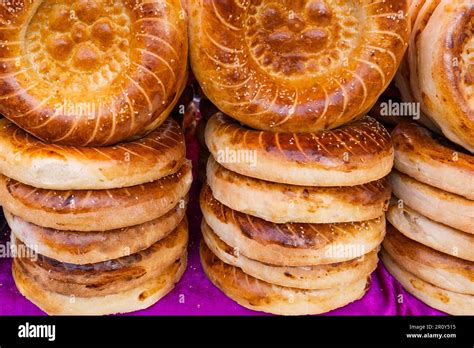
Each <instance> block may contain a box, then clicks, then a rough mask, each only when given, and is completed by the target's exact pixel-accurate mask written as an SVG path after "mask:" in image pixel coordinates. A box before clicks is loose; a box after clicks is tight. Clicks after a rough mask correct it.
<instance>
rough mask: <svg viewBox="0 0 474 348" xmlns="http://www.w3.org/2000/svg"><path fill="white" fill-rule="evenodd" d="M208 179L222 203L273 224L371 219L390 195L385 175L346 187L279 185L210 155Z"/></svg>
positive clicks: (383, 206)
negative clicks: (235, 169) (230, 167)
mask: <svg viewBox="0 0 474 348" xmlns="http://www.w3.org/2000/svg"><path fill="white" fill-rule="evenodd" d="M207 182H208V184H209V186H210V187H211V189H212V193H213V195H214V197H215V198H216V199H217V200H218V201H219V202H221V203H222V204H225V205H226V206H228V207H229V208H231V209H233V210H237V211H240V212H242V213H246V214H249V215H252V216H256V217H259V218H262V219H265V220H267V221H271V222H275V223H287V222H301V223H333V222H352V221H366V220H372V219H375V218H378V217H381V216H382V215H383V214H384V212H385V209H386V207H387V206H388V201H389V199H390V194H391V189H390V186H389V184H388V180H387V178H383V179H380V180H378V181H374V182H371V183H368V184H364V185H359V186H348V187H344V186H337V187H315V186H296V185H287V184H279V183H273V182H270V181H265V180H260V179H254V178H250V177H248V176H244V175H240V174H237V173H234V172H232V171H230V170H227V169H225V168H224V167H223V166H221V165H220V164H218V163H217V162H216V161H215V160H214V159H213V158H212V156H211V157H210V158H209V161H208V164H207Z"/></svg>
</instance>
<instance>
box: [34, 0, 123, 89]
mask: <svg viewBox="0 0 474 348" xmlns="http://www.w3.org/2000/svg"><path fill="white" fill-rule="evenodd" d="M125 8H126V7H125V5H124V4H123V2H122V1H117V0H113V1H94V0H79V1H77V0H76V1H72V0H50V1H44V2H43V3H42V4H41V5H40V7H39V8H38V10H37V12H36V13H35V14H34V16H33V18H32V20H31V22H30V24H29V27H28V29H27V32H26V55H27V56H29V57H31V58H30V59H31V63H32V65H33V67H34V69H35V71H36V73H37V74H38V75H39V76H40V78H41V79H42V80H43V81H46V82H48V83H50V84H51V85H53V86H55V87H56V88H58V89H59V90H60V91H61V92H62V93H64V94H77V93H81V92H91V91H99V90H101V89H103V88H105V87H107V86H108V85H109V84H110V83H111V82H112V81H113V80H114V79H115V78H116V77H117V75H118V74H119V73H120V72H121V71H122V70H123V69H124V68H125V67H127V66H128V64H129V47H130V39H131V35H130V28H131V21H130V16H129V14H128V12H127V11H126V10H125Z"/></svg>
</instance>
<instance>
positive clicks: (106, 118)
mask: <svg viewBox="0 0 474 348" xmlns="http://www.w3.org/2000/svg"><path fill="white" fill-rule="evenodd" d="M182 11H183V10H182V7H181V4H180V1H179V0H157V1H130V0H121V1H107V2H104V1H97V0H80V1H69V0H62V1H57V2H54V3H52V2H44V1H39V0H35V1H15V2H11V3H6V4H5V5H4V6H2V7H1V9H0V19H1V20H0V23H2V24H1V25H0V42H2V45H0V62H1V64H0V76H1V77H0V91H1V97H0V112H1V113H2V114H3V115H5V116H6V117H7V118H9V119H10V120H12V121H13V122H15V123H16V124H18V125H19V126H20V127H22V128H24V129H26V130H27V131H28V132H30V133H32V134H34V135H35V136H37V137H38V138H40V139H42V140H43V141H46V142H54V143H57V144H65V145H72V146H103V145H110V144H115V143H118V142H121V141H123V140H125V139H129V138H131V137H133V136H135V135H138V134H141V133H143V132H146V131H150V130H152V129H153V128H156V127H157V126H159V124H160V123H162V122H163V121H164V119H165V118H166V117H167V116H168V114H169V112H170V111H171V109H172V107H173V106H174V104H175V103H176V101H177V100H178V98H179V95H180V94H181V91H182V89H183V87H184V83H185V80H186V74H187V72H186V71H187V66H186V64H187V50H188V47H187V45H188V44H187V28H186V23H185V21H184V20H183V18H182V17H181V16H182ZM71 13H73V15H71Z"/></svg>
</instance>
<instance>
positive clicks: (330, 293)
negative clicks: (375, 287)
mask: <svg viewBox="0 0 474 348" xmlns="http://www.w3.org/2000/svg"><path fill="white" fill-rule="evenodd" d="M200 252H201V263H202V266H203V268H204V272H205V273H206V275H207V276H208V277H209V279H210V280H211V282H212V283H213V284H214V285H215V286H217V287H218V288H219V289H220V290H222V292H224V293H225V294H226V295H227V296H229V297H230V298H231V299H233V300H234V301H236V302H237V303H239V304H240V305H242V306H244V307H246V308H249V309H252V310H255V311H262V312H268V313H273V314H279V315H307V314H320V313H325V312H329V311H331V310H333V309H336V308H339V307H343V306H345V305H347V304H349V303H351V302H353V301H356V300H358V299H360V298H361V297H362V296H363V295H364V294H365V292H366V291H367V289H368V287H369V281H368V279H367V278H364V279H361V280H359V281H358V282H355V283H353V284H350V285H344V286H342V287H340V288H333V289H324V290H301V289H295V288H286V287H282V286H278V285H274V284H270V283H267V282H264V281H262V280H258V279H256V278H254V277H252V276H250V275H248V274H246V273H244V272H243V271H242V270H241V269H240V268H237V267H234V266H231V265H228V264H226V263H224V262H222V261H221V260H220V259H219V258H218V257H217V256H216V255H214V254H213V253H212V252H211V251H210V250H209V248H208V247H207V246H206V244H205V243H204V242H203V241H202V242H201V251H200Z"/></svg>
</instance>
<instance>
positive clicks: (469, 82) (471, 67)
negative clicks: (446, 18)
mask: <svg viewBox="0 0 474 348" xmlns="http://www.w3.org/2000/svg"><path fill="white" fill-rule="evenodd" d="M473 29H474V26H473V24H472V21H471V24H470V25H469V28H466V37H467V38H468V39H467V41H466V42H465V44H464V48H463V52H462V56H461V62H456V61H454V62H453V65H454V66H455V67H456V65H459V64H461V77H462V80H461V84H462V86H461V88H462V89H461V90H462V91H464V93H465V98H466V100H467V101H468V103H469V106H470V107H471V109H474V36H473V31H474V30H473ZM468 33H469V34H468Z"/></svg>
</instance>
